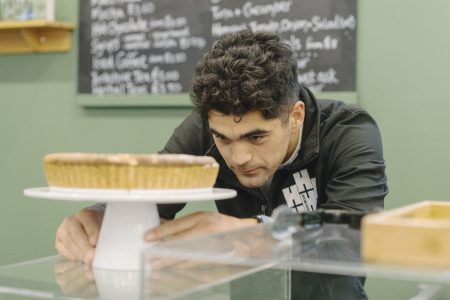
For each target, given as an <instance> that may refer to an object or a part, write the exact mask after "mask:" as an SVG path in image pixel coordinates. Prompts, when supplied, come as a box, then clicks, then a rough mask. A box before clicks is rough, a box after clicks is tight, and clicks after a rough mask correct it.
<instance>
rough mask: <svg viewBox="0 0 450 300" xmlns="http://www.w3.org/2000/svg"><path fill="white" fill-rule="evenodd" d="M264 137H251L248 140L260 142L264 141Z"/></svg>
mask: <svg viewBox="0 0 450 300" xmlns="http://www.w3.org/2000/svg"><path fill="white" fill-rule="evenodd" d="M263 137H264V135H252V136H249V137H248V139H249V140H250V141H252V142H259V141H261V140H262V139H263Z"/></svg>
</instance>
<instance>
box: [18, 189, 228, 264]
mask: <svg viewBox="0 0 450 300" xmlns="http://www.w3.org/2000/svg"><path fill="white" fill-rule="evenodd" d="M24 194H25V195H26V196H29V197H33V198H43V199H52V200H64V201H98V202H106V203H107V206H106V211H105V215H104V217H103V221H102V226H101V229H100V237H99V241H98V243H97V247H96V250H95V252H96V254H95V258H94V261H93V263H92V265H93V266H94V267H95V268H102V269H110V270H140V269H142V265H141V253H142V250H143V249H144V248H145V247H148V246H151V243H147V242H145V241H144V233H145V232H146V231H147V230H148V229H150V228H153V227H155V226H157V225H159V214H158V209H157V207H156V204H157V203H185V202H193V201H206V200H222V199H228V198H232V197H234V196H236V191H234V190H230V189H218V188H208V189H173V190H111V189H109V190H108V189H103V190H101V189H65V188H49V187H38V188H29V189H25V190H24Z"/></svg>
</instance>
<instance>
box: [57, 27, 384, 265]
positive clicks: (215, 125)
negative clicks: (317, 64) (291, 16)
mask: <svg viewBox="0 0 450 300" xmlns="http://www.w3.org/2000/svg"><path fill="white" fill-rule="evenodd" d="M191 97H192V100H193V103H194V105H195V108H196V110H195V111H194V112H193V113H192V114H191V115H190V116H189V117H188V118H186V120H185V121H184V122H183V123H182V124H181V125H180V126H179V127H178V128H177V129H176V130H175V132H174V133H173V135H172V137H171V138H170V140H169V141H168V143H167V144H166V146H165V148H164V150H163V151H162V152H164V153H186V154H193V155H210V156H213V157H214V158H215V159H216V160H217V161H218V162H219V164H220V171H219V176H218V179H217V182H216V184H215V186H216V187H224V188H231V189H235V190H236V191H237V192H238V195H237V196H236V197H235V198H233V199H229V200H221V201H217V202H216V205H217V209H218V213H213V212H199V213H194V214H191V215H188V216H185V217H182V218H178V219H175V220H172V221H167V222H163V223H162V225H160V226H158V227H156V228H154V229H152V230H150V231H148V232H147V233H146V235H145V239H146V240H148V241H154V240H161V239H172V238H182V237H187V236H195V235H199V234H205V233H212V232H218V231H223V230H229V229H233V228H238V227H243V226H248V225H249V224H255V223H257V222H258V221H263V220H264V217H263V216H270V215H271V213H272V211H273V209H274V208H275V207H277V206H279V205H282V204H287V205H288V206H289V207H291V208H292V209H293V210H295V211H299V212H300V211H308V210H315V209H316V208H318V207H320V208H329V209H346V210H359V211H370V210H373V209H375V208H377V207H383V201H384V197H385V195H386V194H387V186H386V176H385V173H384V170H385V165H384V160H383V157H382V147H381V137H380V133H379V130H378V128H377V126H376V124H375V121H374V120H373V119H372V117H371V116H370V115H369V114H368V113H367V112H365V111H364V110H362V109H361V108H357V107H354V106H347V105H345V104H344V103H342V102H338V101H331V100H323V101H318V100H316V99H315V98H314V96H313V95H312V93H311V92H310V91H309V90H308V89H306V88H304V87H302V86H300V85H299V84H298V83H297V73H296V61H295V60H294V59H293V56H292V52H291V50H290V48H289V47H288V46H287V45H286V44H284V43H282V42H281V41H280V39H279V37H278V36H276V35H275V34H271V33H251V32H249V31H242V32H239V33H235V34H230V35H226V36H223V37H222V38H221V39H220V40H218V41H217V42H216V43H215V44H214V45H213V46H212V48H211V49H210V50H209V51H208V53H207V54H206V55H205V56H204V57H203V59H202V60H201V61H200V62H199V64H198V65H197V68H196V71H195V75H194V79H193V82H192V95H191ZM183 206H184V205H182V204H180V205H161V206H159V210H160V215H161V217H162V218H163V219H173V218H174V217H175V214H176V213H177V212H178V211H179V210H180V209H182V208H183ZM102 216H103V211H102V210H101V209H98V207H97V208H87V209H84V210H82V211H80V212H79V213H78V214H76V215H74V216H72V217H69V218H66V219H65V220H64V222H63V223H62V224H61V226H60V227H59V229H58V231H57V236H56V249H57V250H58V252H59V254H61V255H63V256H65V257H67V258H69V259H72V260H81V261H84V262H86V263H91V261H92V259H93V257H94V252H95V245H96V243H97V239H98V232H99V228H100V223H101V219H102Z"/></svg>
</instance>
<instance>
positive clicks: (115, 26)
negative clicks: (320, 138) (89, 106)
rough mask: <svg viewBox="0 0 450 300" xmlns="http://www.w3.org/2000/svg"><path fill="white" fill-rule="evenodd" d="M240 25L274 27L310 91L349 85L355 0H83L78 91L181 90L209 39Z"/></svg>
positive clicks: (343, 88)
mask: <svg viewBox="0 0 450 300" xmlns="http://www.w3.org/2000/svg"><path fill="white" fill-rule="evenodd" d="M243 29H250V30H252V31H255V32H256V31H272V32H276V33H277V34H279V35H280V36H281V37H282V39H283V40H284V41H285V42H286V43H288V44H289V45H290V46H291V48H292V49H293V50H294V51H295V58H296V60H297V66H298V80H299V82H301V83H303V84H305V85H306V86H308V87H310V88H311V89H313V90H314V91H318V92H326V91H354V90H355V68H356V66H355V58H356V0H314V1H311V0H284V1H281V0H280V1H267V0H254V1H244V0H242V1H240V0H153V1H146V0H90V1H87V0H86V1H80V35H79V38H80V41H79V47H80V48H79V82H78V92H79V93H80V94H92V95H143V94H171V93H186V92H188V91H189V87H190V82H191V79H192V75H193V72H194V68H195V65H196V63H197V61H198V60H199V59H200V58H201V57H202V55H203V54H204V53H205V52H206V51H207V49H209V47H210V46H211V45H212V43H213V42H214V41H215V40H216V39H218V38H219V37H221V36H222V35H224V34H226V33H230V32H236V31H240V30H243Z"/></svg>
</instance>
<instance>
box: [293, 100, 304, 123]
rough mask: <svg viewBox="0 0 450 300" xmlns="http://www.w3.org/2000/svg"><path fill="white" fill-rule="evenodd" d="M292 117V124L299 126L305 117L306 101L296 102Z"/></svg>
mask: <svg viewBox="0 0 450 300" xmlns="http://www.w3.org/2000/svg"><path fill="white" fill-rule="evenodd" d="M290 117H291V118H292V121H293V122H292V125H293V126H294V127H295V128H298V126H300V125H301V124H303V121H304V119H305V103H303V102H302V101H297V102H295V104H294V106H293V108H292V111H291V115H290Z"/></svg>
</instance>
